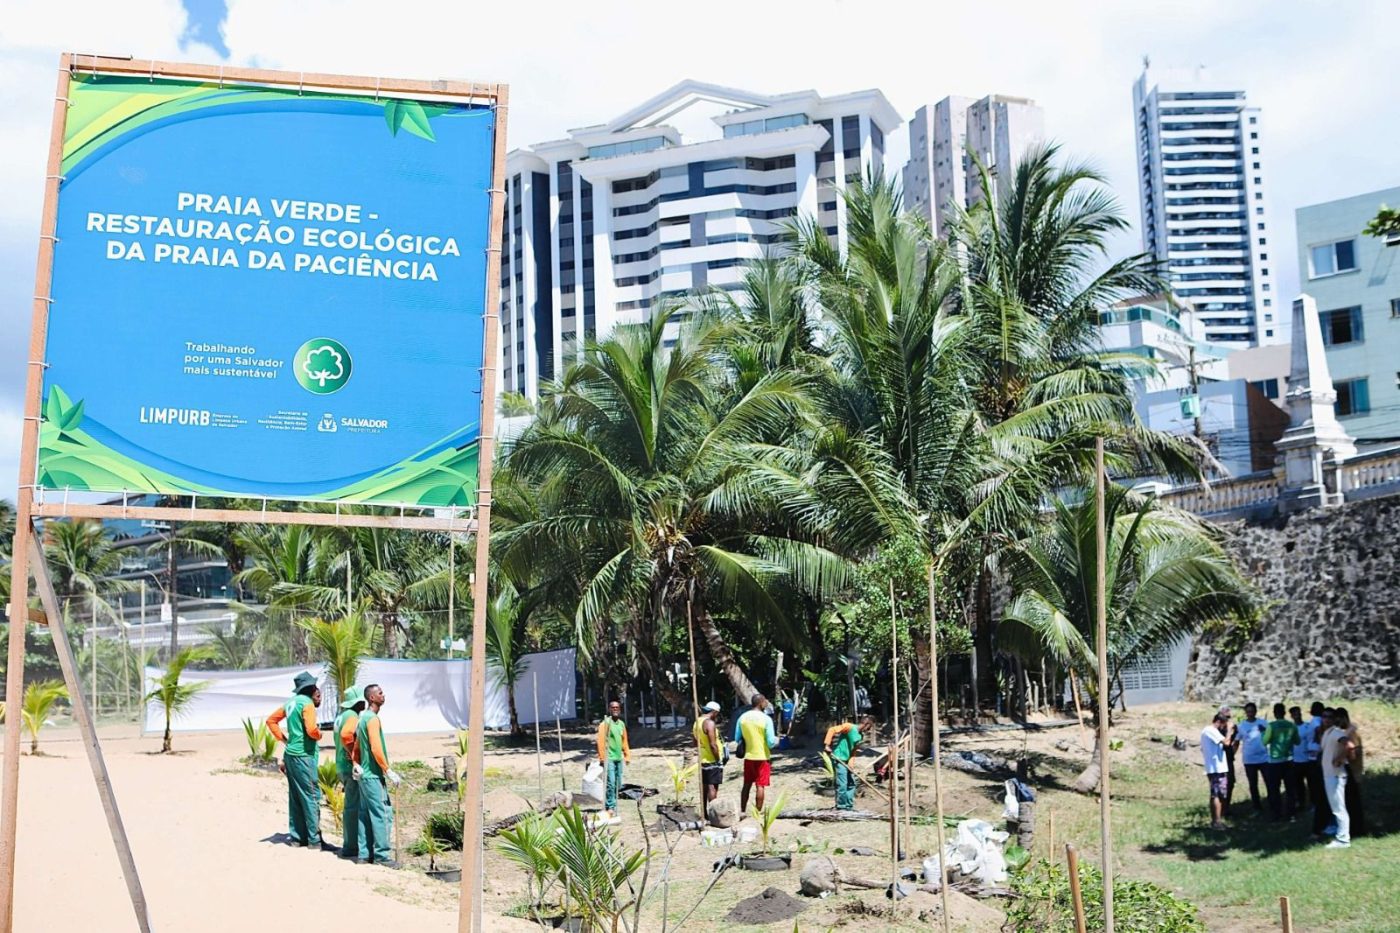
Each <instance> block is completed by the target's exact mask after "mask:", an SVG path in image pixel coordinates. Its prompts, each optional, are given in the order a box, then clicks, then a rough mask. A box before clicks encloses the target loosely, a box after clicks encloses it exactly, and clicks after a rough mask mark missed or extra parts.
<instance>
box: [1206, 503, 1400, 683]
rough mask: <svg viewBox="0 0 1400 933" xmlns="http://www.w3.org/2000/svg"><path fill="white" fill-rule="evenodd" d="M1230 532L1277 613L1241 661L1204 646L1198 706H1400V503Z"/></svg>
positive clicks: (1239, 526)
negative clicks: (1336, 702)
mask: <svg viewBox="0 0 1400 933" xmlns="http://www.w3.org/2000/svg"><path fill="white" fill-rule="evenodd" d="M1223 527H1224V528H1226V530H1227V532H1228V534H1229V537H1230V550H1231V551H1232V553H1234V555H1235V557H1236V559H1237V560H1238V561H1239V564H1240V568H1241V569H1242V570H1243V572H1244V573H1245V574H1246V575H1247V576H1248V577H1249V578H1250V579H1251V580H1253V581H1254V583H1255V585H1256V586H1258V587H1259V588H1260V590H1261V591H1262V593H1263V596H1264V598H1265V599H1266V600H1268V601H1269V602H1270V603H1272V604H1273V608H1272V609H1271V611H1270V612H1269V613H1268V615H1267V616H1266V618H1265V619H1264V621H1263V622H1262V624H1261V625H1260V627H1259V631H1258V632H1257V633H1256V634H1255V636H1254V637H1253V639H1252V640H1250V641H1249V642H1248V643H1247V644H1246V645H1245V646H1244V647H1243V648H1242V649H1241V650H1240V651H1239V652H1238V653H1236V654H1234V655H1232V656H1231V655H1225V654H1223V653H1221V652H1220V651H1218V650H1216V649H1215V648H1214V647H1213V646H1212V641H1211V639H1209V638H1205V637H1203V638H1200V639H1198V640H1197V643H1196V645H1195V648H1194V650H1193V652H1192V660H1191V663H1190V666H1189V668H1188V671H1187V679H1186V696H1187V697H1188V698H1189V699H1194V700H1203V701H1208V702H1211V703H1231V704H1235V705H1239V704H1241V703H1243V702H1244V701H1245V700H1253V701H1254V702H1256V703H1258V704H1259V707H1260V709H1261V710H1263V709H1265V708H1267V707H1268V706H1272V705H1273V703H1275V702H1277V701H1280V700H1282V701H1285V702H1287V703H1288V704H1289V705H1290V706H1292V705H1294V704H1298V705H1302V706H1304V707H1305V708H1306V706H1307V703H1308V702H1311V701H1312V700H1314V699H1326V698H1329V697H1336V698H1345V699H1362V698H1380V699H1388V700H1400V496H1390V497H1386V498H1379V499H1371V500H1367V501H1361V502H1353V503H1348V504H1347V505H1344V506H1341V507H1339V508H1335V509H1317V510H1314V511H1310V512H1303V513H1300V514H1297V515H1292V516H1288V517H1286V518H1275V519H1271V520H1269V521H1266V522H1259V523H1245V522H1236V523H1233V524H1229V525H1225V526H1223Z"/></svg>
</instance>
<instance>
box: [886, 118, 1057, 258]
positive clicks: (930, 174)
mask: <svg viewBox="0 0 1400 933" xmlns="http://www.w3.org/2000/svg"><path fill="white" fill-rule="evenodd" d="M1044 139H1045V112H1044V111H1043V110H1041V109H1040V107H1039V106H1037V105H1036V102H1035V101H1033V100H1028V99H1027V98H1024V97H1007V96H1005V95H1002V94H993V95H991V96H989V97H983V98H981V99H980V100H974V99H973V98H971V97H945V98H943V99H942V100H941V101H939V102H938V103H937V104H934V105H933V107H932V109H930V108H929V107H928V106H927V105H925V106H923V107H920V108H919V109H918V110H917V111H916V112H915V113H914V119H912V120H910V121H909V162H908V164H907V165H905V166H904V178H903V181H904V203H905V206H906V207H907V208H908V209H909V210H912V211H915V212H917V213H919V214H922V215H923V216H924V217H925V218H926V219H927V220H928V221H929V223H931V224H933V229H934V232H935V233H937V234H938V235H939V236H941V237H942V236H947V235H948V225H949V223H950V221H951V211H952V205H953V204H955V203H956V204H959V205H961V206H963V207H970V206H971V205H973V204H975V203H977V201H978V200H980V199H981V197H982V187H981V182H980V180H979V179H978V175H977V167H976V164H975V163H974V162H973V161H972V156H971V155H970V154H969V150H971V152H972V153H976V155H977V158H978V159H979V160H981V162H982V164H983V165H984V166H986V167H987V169H988V170H989V171H990V172H991V174H992V185H993V188H994V189H995V187H996V184H997V181H998V178H999V177H1002V178H1004V177H1010V175H1011V173H1012V172H1014V171H1015V169H1016V163H1017V162H1018V161H1020V158H1021V156H1022V155H1024V154H1025V152H1026V150H1027V149H1029V148H1030V147H1031V146H1032V145H1034V144H1035V143H1038V142H1041V141H1042V140H1044Z"/></svg>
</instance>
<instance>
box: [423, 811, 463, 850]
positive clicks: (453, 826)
mask: <svg viewBox="0 0 1400 933" xmlns="http://www.w3.org/2000/svg"><path fill="white" fill-rule="evenodd" d="M462 823H463V816H462V811H461V810H439V811H438V812H437V813H432V814H429V816H428V821H427V822H426V823H425V824H423V832H424V834H425V835H431V836H432V837H433V838H434V839H436V840H437V841H438V842H440V843H442V844H443V845H444V846H446V847H447V848H449V849H453V850H455V851H458V852H460V851H461V850H462Z"/></svg>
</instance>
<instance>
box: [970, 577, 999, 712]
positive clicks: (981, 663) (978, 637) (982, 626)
mask: <svg viewBox="0 0 1400 933" xmlns="http://www.w3.org/2000/svg"><path fill="white" fill-rule="evenodd" d="M976 607H977V608H976V613H977V615H976V627H975V629H976V630H975V631H974V633H973V640H974V644H975V645H976V646H977V670H976V671H975V672H973V676H974V677H975V678H976V679H977V694H978V695H979V697H980V699H981V701H982V702H983V703H987V702H991V703H992V704H993V705H995V703H996V691H997V682H996V676H995V675H994V674H993V673H992V628H993V626H992V574H991V571H989V570H988V569H987V568H986V567H985V566H984V567H983V568H982V569H981V570H980V571H979V572H978V574H977V597H976ZM980 713H981V710H977V711H976V712H975V713H974V715H980Z"/></svg>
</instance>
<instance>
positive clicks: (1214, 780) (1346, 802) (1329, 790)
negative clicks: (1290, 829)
mask: <svg viewBox="0 0 1400 933" xmlns="http://www.w3.org/2000/svg"><path fill="white" fill-rule="evenodd" d="M1258 712H1259V710H1258V707H1256V706H1255V704H1253V703H1246V704H1245V706H1244V718H1243V719H1241V720H1239V721H1238V722H1233V721H1232V720H1233V716H1232V714H1231V711H1230V708H1229V707H1228V706H1222V707H1221V708H1220V709H1219V710H1217V711H1216V713H1215V716H1214V717H1213V718H1212V720H1211V723H1210V725H1208V726H1206V727H1205V728H1204V729H1203V730H1201V757H1202V759H1203V760H1204V764H1205V770H1206V778H1207V781H1208V782H1209V784H1210V814H1211V828H1212V829H1223V828H1224V826H1225V824H1224V820H1225V819H1226V817H1228V816H1229V813H1230V804H1231V800H1232V798H1233V796H1234V789H1235V759H1236V758H1237V757H1238V758H1240V759H1242V763H1243V764H1244V771H1245V779H1246V780H1247V781H1248V783H1249V795H1250V800H1251V802H1252V803H1253V804H1254V812H1255V813H1256V814H1262V813H1264V812H1265V811H1266V805H1267V812H1268V814H1269V815H1270V817H1271V819H1273V820H1277V821H1282V820H1290V821H1292V820H1295V819H1296V818H1297V816H1298V814H1300V813H1303V812H1305V811H1306V810H1308V809H1309V808H1311V809H1312V833H1313V836H1314V837H1315V838H1316V839H1317V840H1318V841H1324V840H1327V839H1328V837H1331V839H1330V841H1328V842H1327V845H1328V847H1329V848H1338V849H1341V848H1347V847H1348V846H1350V845H1351V839H1352V836H1353V835H1361V834H1364V833H1365V832H1366V818H1365V814H1364V811H1363V810H1362V806H1361V776H1362V773H1363V771H1364V768H1365V757H1364V754H1363V750H1362V744H1361V732H1360V730H1359V729H1358V728H1357V727H1356V724H1355V723H1353V722H1352V721H1351V716H1350V714H1349V713H1348V712H1347V710H1346V708H1345V707H1341V706H1339V707H1330V706H1324V705H1323V704H1322V703H1320V702H1315V703H1313V704H1312V706H1311V708H1310V709H1309V714H1310V716H1309V718H1307V719H1304V718H1303V711H1302V708H1301V707H1298V706H1294V707H1292V708H1286V707H1285V706H1284V704H1282V703H1275V704H1274V708H1273V718H1272V719H1264V718H1262V717H1260V716H1259V715H1258ZM1261 777H1262V778H1263V781H1264V791H1265V799H1264V800H1262V801H1261V799H1260V794H1259V780H1260V778H1261Z"/></svg>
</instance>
